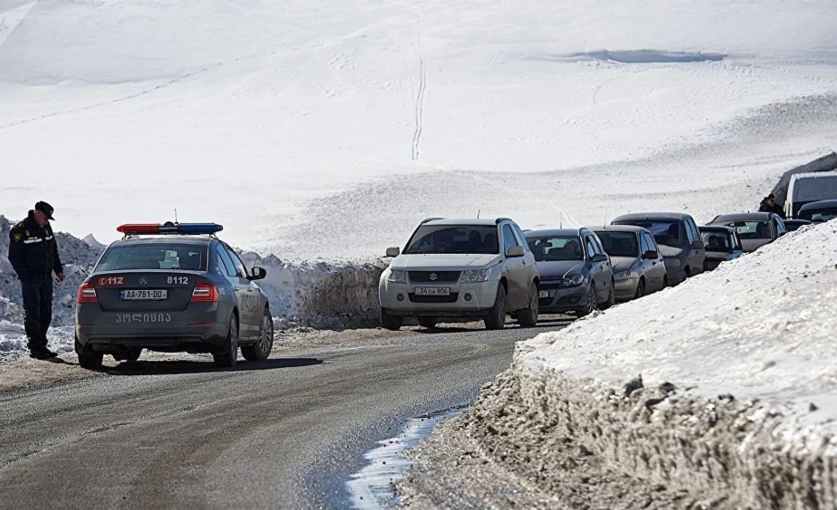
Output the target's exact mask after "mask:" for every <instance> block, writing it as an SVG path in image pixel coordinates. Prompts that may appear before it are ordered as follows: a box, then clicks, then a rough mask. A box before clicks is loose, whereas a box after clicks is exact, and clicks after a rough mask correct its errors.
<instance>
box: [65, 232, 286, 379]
mask: <svg viewBox="0 0 837 510" xmlns="http://www.w3.org/2000/svg"><path fill="white" fill-rule="evenodd" d="M118 230H119V231H120V232H122V233H124V234H125V237H124V238H123V239H122V240H120V241H116V242H114V243H113V244H111V245H110V246H108V248H107V249H106V250H105V252H104V253H103V254H102V257H101V258H100V259H99V262H98V263H97V264H96V267H95V268H94V269H93V273H92V274H91V275H90V276H89V277H88V278H87V279H86V280H85V281H84V282H83V283H82V285H81V286H80V287H79V290H78V299H77V303H78V304H77V306H76V326H75V335H76V339H75V348H76V353H77V354H78V358H79V364H80V365H81V366H82V367H84V368H91V369H95V368H98V367H99V366H101V364H102V358H103V356H104V354H110V355H112V356H113V357H114V358H115V359H116V360H117V361H119V360H125V361H136V360H137V359H138V358H139V356H140V354H141V352H142V350H143V349H150V350H155V351H163V352H184V351H185V352H192V353H198V352H209V353H212V356H213V358H214V360H215V363H216V365H218V366H232V365H235V363H236V360H237V357H238V350H239V347H240V348H241V353H242V355H243V356H244V358H245V359H247V360H264V359H267V357H268V356H269V355H270V351H271V349H272V347H273V320H272V318H271V315H270V308H269V305H268V300H267V296H265V294H264V292H262V291H261V289H260V288H259V287H258V286H257V285H256V284H255V283H254V280H258V279H261V278H264V276H265V274H266V272H265V270H264V269H262V268H259V267H255V268H253V270H252V271H248V270H247V268H246V266H245V265H244V263H243V262H242V261H241V259H240V258H239V256H238V255H237V254H236V253H235V251H233V250H232V249H231V248H230V247H229V246H228V245H227V244H226V243H224V242H223V241H221V240H219V239H218V238H217V237H215V235H214V233H215V232H217V231H219V230H221V226H220V225H215V224H211V223H210V224H172V223H166V224H163V225H123V226H122V227H119V229H118ZM145 235H151V236H154V237H140V236H145Z"/></svg>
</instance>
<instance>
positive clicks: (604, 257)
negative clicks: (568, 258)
mask: <svg viewBox="0 0 837 510" xmlns="http://www.w3.org/2000/svg"><path fill="white" fill-rule="evenodd" d="M590 262H593V263H594V264H596V263H599V262H607V255H605V254H604V253H597V254H595V255H593V256H592V257H590Z"/></svg>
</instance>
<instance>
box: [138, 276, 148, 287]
mask: <svg viewBox="0 0 837 510" xmlns="http://www.w3.org/2000/svg"><path fill="white" fill-rule="evenodd" d="M139 284H140V285H148V278H146V277H145V276H140V279H139Z"/></svg>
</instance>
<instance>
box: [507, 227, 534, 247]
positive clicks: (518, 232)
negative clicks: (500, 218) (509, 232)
mask: <svg viewBox="0 0 837 510" xmlns="http://www.w3.org/2000/svg"><path fill="white" fill-rule="evenodd" d="M511 225H512V229H513V230H514V233H515V236H516V237H517V241H518V244H520V245H522V246H523V249H524V250H526V251H528V252H531V251H532V250H531V249H530V247H529V243H527V242H525V241H526V235H525V234H523V231H522V230H520V227H518V226H517V223H512V224H511Z"/></svg>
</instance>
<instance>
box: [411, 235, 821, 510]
mask: <svg viewBox="0 0 837 510" xmlns="http://www.w3.org/2000/svg"><path fill="white" fill-rule="evenodd" d="M835 331H837V222H831V223H827V224H823V225H820V226H816V227H811V228H805V229H803V230H801V231H798V232H795V233H792V234H789V235H787V236H785V237H784V238H782V239H780V240H779V241H777V242H775V243H773V244H771V245H768V246H766V247H764V248H762V249H760V250H758V251H757V252H755V253H753V254H750V255H747V256H745V257H742V258H741V259H739V260H736V261H734V262H728V263H724V264H722V265H721V266H720V268H719V269H717V270H716V271H714V272H712V273H708V274H704V275H700V276H697V277H695V278H694V279H691V280H689V281H687V282H686V283H684V284H683V285H680V286H678V287H676V288H673V289H667V290H665V291H663V292H660V293H658V294H654V295H651V296H648V297H645V298H643V299H641V300H638V301H634V302H630V303H627V304H624V305H621V306H617V307H615V308H613V309H612V310H609V311H608V312H606V313H603V314H599V315H597V316H595V317H592V318H590V319H589V320H580V321H578V322H576V323H574V324H573V325H572V326H570V327H568V328H567V329H565V330H563V331H560V332H556V333H547V334H543V335H540V336H538V337H537V338H535V339H533V340H530V341H527V342H523V343H521V344H519V345H518V349H517V352H516V354H515V361H514V363H513V366H512V368H511V369H510V370H509V371H507V372H505V373H504V374H502V375H501V376H499V377H498V379H497V380H496V381H495V382H494V383H493V384H492V385H491V386H489V387H487V388H485V390H484V392H483V395H482V397H481V399H480V401H479V402H478V403H477V404H476V406H475V408H474V410H472V411H471V412H469V413H467V414H466V415H464V416H463V418H462V419H460V420H456V421H454V422H453V423H451V424H449V425H448V426H446V427H444V428H443V430H442V432H441V433H440V434H438V435H437V436H436V437H435V438H434V439H433V440H431V441H430V443H429V444H427V445H426V446H425V447H423V448H422V449H421V450H419V451H418V452H417V454H416V456H417V458H418V464H417V465H416V468H415V469H414V471H413V473H412V474H411V476H410V477H409V480H408V482H407V483H406V501H407V502H408V503H410V504H413V505H414V506H416V507H425V506H443V507H444V506H454V507H466V506H468V505H469V502H473V501H480V499H481V498H483V499H485V501H493V502H494V503H496V504H498V505H501V506H509V505H510V504H512V502H514V503H515V504H520V505H522V506H524V507H525V506H530V507H550V506H552V507H555V506H556V505H558V506H562V505H565V506H566V507H567V508H579V507H584V508H671V507H678V508H689V507H694V506H691V505H698V504H702V505H708V506H707V507H710V508H803V507H804V508H836V507H837V492H835V491H836V490H837V439H835V436H834V434H835V433H836V432H837V421H835V420H836V419H837V342H835ZM492 472H493V473H500V474H501V475H500V476H497V475H496V474H495V475H491V474H490V473H492ZM457 473H460V474H457ZM463 478H465V479H466V481H463ZM450 485H455V486H456V487H458V488H459V487H463V486H467V489H465V490H463V491H461V493H458V494H456V495H454V496H450V495H446V493H445V490H444V489H445V487H447V488H449V487H450ZM451 497H452V498H454V499H453V500H451V499H446V498H451Z"/></svg>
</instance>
